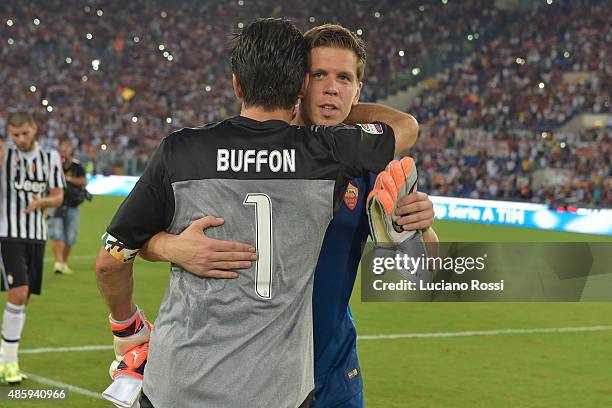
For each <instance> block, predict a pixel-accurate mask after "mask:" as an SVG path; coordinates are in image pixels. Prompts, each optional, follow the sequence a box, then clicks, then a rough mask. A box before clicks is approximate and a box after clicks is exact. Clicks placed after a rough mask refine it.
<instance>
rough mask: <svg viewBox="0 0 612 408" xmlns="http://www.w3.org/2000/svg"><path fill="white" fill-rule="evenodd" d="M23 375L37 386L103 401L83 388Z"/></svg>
mask: <svg viewBox="0 0 612 408" xmlns="http://www.w3.org/2000/svg"><path fill="white" fill-rule="evenodd" d="M24 374H25V375H27V376H28V379H30V380H32V381H34V382H37V383H39V384H44V385H51V386H53V387H58V388H65V389H67V390H68V391H70V392H74V393H75V394H81V395H85V396H88V397H92V398H97V399H103V398H102V394H101V393H99V392H93V391H89V390H87V389H85V388H81V387H77V386H75V385H70V384H66V383H63V382H61V381H55V380H52V379H50V378H47V377H41V376H40V375H36V374H31V373H26V372H24ZM109 381H110V380H109Z"/></svg>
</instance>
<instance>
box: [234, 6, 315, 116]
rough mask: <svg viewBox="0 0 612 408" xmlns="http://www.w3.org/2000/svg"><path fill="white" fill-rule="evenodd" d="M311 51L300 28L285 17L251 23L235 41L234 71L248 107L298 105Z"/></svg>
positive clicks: (266, 107)
mask: <svg viewBox="0 0 612 408" xmlns="http://www.w3.org/2000/svg"><path fill="white" fill-rule="evenodd" d="M307 58H308V50H307V47H306V41H305V40H304V36H303V35H302V33H301V32H300V30H299V29H298V28H297V27H296V26H295V25H294V24H293V23H291V22H290V21H288V20H284V19H275V18H264V19H259V20H256V21H254V22H252V23H250V24H248V25H247V26H246V27H244V29H243V30H242V31H241V32H240V33H239V34H236V35H235V37H234V40H233V43H232V57H231V64H232V72H233V73H234V74H235V75H236V78H237V79H238V82H239V83H240V87H241V89H242V93H243V101H244V104H245V105H246V106H259V107H262V108H264V110H266V111H272V110H275V109H290V108H291V107H293V106H294V105H295V103H296V102H297V99H298V94H299V92H300V89H301V87H302V83H303V82H304V76H305V75H306V71H307V70H308V66H307Z"/></svg>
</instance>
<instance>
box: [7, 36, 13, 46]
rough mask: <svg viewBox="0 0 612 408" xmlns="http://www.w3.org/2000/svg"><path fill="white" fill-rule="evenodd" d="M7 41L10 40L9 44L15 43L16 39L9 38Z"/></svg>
mask: <svg viewBox="0 0 612 408" xmlns="http://www.w3.org/2000/svg"><path fill="white" fill-rule="evenodd" d="M6 42H8V45H13V44H15V40H13V39H12V38H9V39H8V40H6Z"/></svg>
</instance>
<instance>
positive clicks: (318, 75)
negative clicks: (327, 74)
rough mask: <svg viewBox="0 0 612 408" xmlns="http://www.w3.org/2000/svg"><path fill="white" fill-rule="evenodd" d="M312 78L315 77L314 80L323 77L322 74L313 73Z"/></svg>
mask: <svg viewBox="0 0 612 408" xmlns="http://www.w3.org/2000/svg"><path fill="white" fill-rule="evenodd" d="M313 77H315V78H322V77H323V74H322V73H320V72H315V73H314V75H313Z"/></svg>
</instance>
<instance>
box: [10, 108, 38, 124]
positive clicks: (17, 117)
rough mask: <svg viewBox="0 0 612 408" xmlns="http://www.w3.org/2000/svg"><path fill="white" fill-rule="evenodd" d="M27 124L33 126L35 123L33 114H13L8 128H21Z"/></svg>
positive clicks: (22, 112) (21, 112) (20, 112)
mask: <svg viewBox="0 0 612 408" xmlns="http://www.w3.org/2000/svg"><path fill="white" fill-rule="evenodd" d="M26 123H27V124H28V125H33V124H34V123H35V122H34V117H33V116H32V114H30V113H28V112H24V111H19V112H15V113H13V114H12V115H11V116H9V118H8V121H7V124H8V126H12V127H20V126H23V125H25V124H26Z"/></svg>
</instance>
